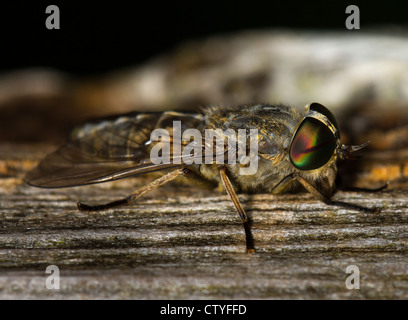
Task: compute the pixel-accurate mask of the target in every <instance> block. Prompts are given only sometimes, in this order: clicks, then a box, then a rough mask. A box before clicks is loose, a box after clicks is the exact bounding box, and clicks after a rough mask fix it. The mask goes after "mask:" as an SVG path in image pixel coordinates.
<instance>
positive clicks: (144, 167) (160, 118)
mask: <svg viewBox="0 0 408 320" xmlns="http://www.w3.org/2000/svg"><path fill="white" fill-rule="evenodd" d="M173 121H180V124H181V130H183V128H184V129H185V128H196V129H198V130H202V128H204V126H205V123H204V117H203V116H202V115H200V114H191V113H181V112H164V113H163V112H160V113H155V112H152V113H140V114H135V115H133V116H122V117H119V118H117V119H116V120H114V121H103V122H100V123H96V124H87V125H85V126H83V127H80V128H78V129H75V130H74V131H73V132H72V134H71V137H70V140H69V141H68V142H67V143H66V144H65V145H63V146H61V147H60V148H59V149H58V150H56V151H55V152H54V153H51V154H49V155H48V156H46V157H45V158H44V159H43V160H42V161H41V162H40V163H39V164H38V166H37V168H35V169H34V170H33V171H31V172H29V173H28V175H27V176H26V179H25V180H26V182H27V183H28V184H30V185H33V186H37V187H42V188H61V187H72V186H80V185H87V184H93V183H101V182H106V181H112V180H117V179H122V178H126V177H130V176H135V175H139V174H144V173H149V172H153V171H158V170H165V169H169V168H175V167H182V166H186V164H185V163H183V161H174V160H175V157H174V156H173V154H171V150H172V149H173V148H170V153H169V154H167V155H166V154H163V155H162V156H168V158H169V159H170V163H169V164H163V163H161V164H155V163H153V162H152V161H151V159H150V150H151V148H152V145H153V144H152V143H151V141H150V134H151V132H152V131H153V130H154V129H157V128H162V129H165V130H167V131H168V132H169V134H170V135H169V138H170V141H169V142H170V144H172V143H173ZM163 150H164V149H163ZM180 162H181V163H180Z"/></svg>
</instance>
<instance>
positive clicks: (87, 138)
mask: <svg viewBox="0 0 408 320" xmlns="http://www.w3.org/2000/svg"><path fill="white" fill-rule="evenodd" d="M214 142H215V143H214ZM366 145H367V143H364V144H362V145H359V146H345V145H344V144H342V143H341V142H340V132H339V127H338V124H337V121H336V119H335V117H334V116H333V114H332V113H331V112H330V111H329V110H328V109H327V108H326V107H324V106H322V105H321V104H318V103H312V104H310V105H308V106H306V112H305V114H302V113H300V112H299V111H298V110H297V109H295V108H293V107H290V106H284V105H279V106H276V105H267V104H257V105H250V106H245V107H241V108H217V107H210V108H207V109H205V110H204V111H203V112H202V113H188V112H175V111H167V112H150V113H132V114H128V115H126V116H120V117H118V118H116V119H115V120H111V121H103V122H98V123H89V124H86V125H84V126H82V127H79V128H76V129H74V130H73V132H72V134H71V136H70V139H69V141H68V142H67V143H66V144H64V145H63V146H61V147H60V148H59V149H58V150H56V151H55V152H54V153H51V154H49V155H48V156H47V157H45V158H44V159H43V160H42V161H41V162H40V163H39V165H38V166H37V168H35V169H34V170H33V171H31V172H29V173H28V175H27V177H26V181H27V183H28V184H30V185H33V186H37V187H42V188H61V187H72V186H80V185H88V184H94V183H101V182H107V181H112V180H117V179H123V178H127V177H133V176H138V175H141V174H146V173H151V172H154V171H163V176H161V177H160V178H158V179H156V180H153V181H152V182H150V183H149V184H147V185H146V186H143V187H141V188H140V189H138V190H137V191H135V192H134V193H132V194H131V195H129V196H128V197H127V198H125V199H122V200H118V201H114V202H110V203H107V204H103V205H97V206H89V205H86V204H83V203H78V209H79V210H80V211H87V212H90V211H98V210H106V209H110V208H113V207H116V206H120V205H127V204H130V203H132V202H134V201H135V200H136V199H138V198H139V197H140V196H142V195H143V194H145V193H146V192H149V191H151V190H153V189H155V188H157V187H160V186H161V185H163V184H165V183H167V182H170V181H172V180H174V179H175V178H177V177H179V176H186V177H188V178H192V179H195V180H199V181H201V182H204V183H205V184H210V185H212V186H217V185H222V186H223V187H224V188H225V190H226V192H227V193H228V195H229V197H230V198H231V200H232V202H233V204H234V206H235V208H236V210H237V211H238V214H239V216H240V217H241V220H242V223H243V226H244V230H245V236H246V249H247V251H248V252H253V251H254V248H255V247H254V239H253V236H252V233H251V230H250V223H249V220H248V216H247V214H246V213H245V211H244V208H243V207H242V205H241V203H240V201H239V199H238V197H237V194H236V192H246V193H261V192H267V193H272V194H279V193H283V192H286V191H291V190H294V189H296V188H298V187H302V186H303V187H304V188H305V189H306V190H307V191H309V192H310V193H312V194H313V195H314V196H316V197H317V198H319V199H320V200H322V201H323V202H324V203H326V204H329V205H337V206H341V207H346V208H351V209H355V210H359V211H363V212H372V213H378V212H379V208H365V207H362V206H359V205H357V204H351V203H346V202H340V201H333V200H331V196H332V195H333V193H334V192H335V190H336V187H337V183H336V177H337V164H338V162H339V161H340V160H344V159H351V158H352V157H353V156H352V153H353V152H355V151H357V150H360V149H362V148H364V147H365V146H366ZM385 187H386V186H383V187H381V188H378V189H373V190H371V189H369V190H368V189H359V190H362V191H379V190H382V189H384V188H385ZM355 189H356V188H353V190H355Z"/></svg>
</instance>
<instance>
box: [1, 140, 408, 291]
mask: <svg viewBox="0 0 408 320" xmlns="http://www.w3.org/2000/svg"><path fill="white" fill-rule="evenodd" d="M52 149H53V146H52V145H41V144H38V145H24V144H20V145H19V144H7V143H2V144H1V145H0V297H1V298H47V299H59V298H64V299H73V298H76V299H100V298H109V299H126V298H131V299H196V298H197V299H203V298H219V299H229V298H231V299H271V298H272V299H286V298H290V299H291V298H295V299H348V298H352V299H367V298H368V299H406V298H408V268H407V263H408V240H407V239H408V224H407V222H408V209H407V207H408V188H407V183H406V181H407V179H406V178H407V177H406V176H404V175H405V174H406V171H404V170H406V167H404V164H405V166H406V164H407V162H406V158H404V155H406V154H407V150H399V151H398V152H397V155H398V156H399V158H396V157H395V154H393V155H391V156H390V157H389V158H387V157H386V156H385V155H384V153H383V154H382V160H381V161H377V160H376V157H379V156H380V155H379V154H377V155H376V154H375V153H372V154H371V157H366V158H367V160H365V161H359V162H358V164H359V169H360V170H358V172H359V174H358V175H356V176H355V177H354V182H355V183H356V184H357V185H358V184H360V185H363V184H364V183H363V182H362V181H363V180H364V179H366V180H367V178H369V179H368V180H369V181H370V182H369V184H370V185H371V186H375V185H378V184H379V183H382V182H381V181H379V180H378V178H379V176H378V175H375V174H373V172H376V170H380V169H379V168H383V170H387V169H386V168H387V166H388V167H389V166H392V163H394V164H395V163H396V162H398V161H400V162H399V163H400V165H399V168H400V171H399V173H400V176H398V177H397V178H395V179H394V180H391V186H390V188H389V189H388V190H385V191H382V192H380V193H376V194H367V193H350V192H338V193H337V194H336V195H335V199H336V200H340V201H347V202H354V203H358V204H360V205H366V206H369V207H374V206H381V207H382V212H381V213H380V214H379V215H372V214H365V213H361V212H356V211H353V210H350V209H344V208H339V207H332V206H327V205H325V204H323V203H321V202H320V201H318V200H316V199H314V198H313V196H312V195H310V194H307V193H299V194H288V195H279V196H274V195H268V194H258V195H246V194H240V195H239V198H240V200H241V202H242V204H243V206H244V208H245V209H246V211H247V213H248V215H249V216H250V217H251V220H252V231H253V235H254V239H255V246H256V249H257V251H256V253H254V254H246V253H245V236H244V231H243V228H242V225H241V223H240V219H239V217H238V214H237V213H236V212H235V209H234V208H233V205H232V203H231V202H230V200H229V199H228V196H227V195H226V194H224V193H217V192H216V191H210V190H203V189H200V188H198V187H195V186H189V185H178V184H172V185H166V186H164V187H161V188H160V189H158V190H156V191H154V192H151V193H149V194H146V195H145V196H143V197H142V198H141V199H139V201H138V202H137V203H136V204H135V205H133V206H131V207H121V208H118V209H115V210H108V211H105V212H99V213H93V214H87V213H83V212H79V211H78V210H77V208H76V201H79V200H80V201H83V202H85V203H91V204H92V203H95V204H97V203H105V202H107V201H111V200H117V199H119V198H122V197H124V196H126V195H128V194H129V193H130V192H132V191H134V190H135V189H136V188H137V187H138V186H140V185H143V184H144V183H145V182H146V181H147V180H146V179H142V180H141V179H127V180H123V181H117V182H111V183H106V184H100V185H94V186H86V187H75V188H69V189H37V188H33V187H30V186H27V185H25V184H24V183H23V182H22V177H23V176H24V174H25V172H26V171H27V170H29V169H31V168H32V167H33V166H34V165H35V164H36V162H37V161H38V160H39V159H40V158H41V157H42V155H43V154H44V153H46V152H49V151H50V150H52ZM370 159H371V160H370ZM384 168H385V169H384ZM401 168H402V169H401ZM404 168H405V169H404ZM401 175H402V176H401ZM370 177H371V178H370ZM370 179H371V180H370ZM376 179H377V181H375V180H376ZM360 180H361V181H360ZM48 265H57V266H58V267H59V268H60V272H61V282H60V285H61V288H60V290H48V289H46V287H45V279H46V277H47V276H48V275H47V274H45V269H46V267H47V266H48ZM348 265H356V266H358V267H359V269H360V275H361V277H360V289H359V290H349V289H347V288H346V285H345V281H346V278H347V276H349V274H347V273H346V267H347V266H348Z"/></svg>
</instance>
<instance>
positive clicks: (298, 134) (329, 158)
mask: <svg viewBox="0 0 408 320" xmlns="http://www.w3.org/2000/svg"><path fill="white" fill-rule="evenodd" d="M367 144H368V143H365V144H362V145H360V146H346V145H344V144H342V143H341V141H340V131H339V126H338V124H337V121H336V118H335V117H334V115H333V114H332V113H331V112H330V111H329V110H328V109H327V108H326V107H324V106H323V105H321V104H319V103H312V104H310V105H308V106H306V115H305V116H304V118H303V119H302V120H301V122H300V124H299V125H298V127H297V129H296V130H295V132H294V134H293V136H292V140H291V143H290V147H289V159H290V161H291V163H292V165H293V166H294V167H295V168H296V169H297V170H298V172H299V173H300V174H302V175H304V176H307V177H309V178H312V179H313V180H327V182H326V187H325V189H327V188H329V189H333V187H334V180H335V176H336V174H337V161H338V160H343V159H352V158H353V157H352V153H353V152H354V151H357V150H360V149H362V148H364V147H365V146H366V145H367ZM327 191H328V193H330V191H329V190H327Z"/></svg>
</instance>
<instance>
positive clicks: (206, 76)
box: [0, 1, 408, 150]
mask: <svg viewBox="0 0 408 320" xmlns="http://www.w3.org/2000/svg"><path fill="white" fill-rule="evenodd" d="M50 4H53V5H56V6H58V8H59V10H60V29H59V30H48V29H47V28H46V25H45V21H46V19H47V17H48V16H49V15H50V14H46V12H45V11H46V8H47V6H48V5H50ZM350 4H353V5H356V6H357V7H358V8H359V11H360V12H359V14H360V21H359V25H360V29H359V30H348V29H347V28H346V25H345V22H346V19H347V18H348V17H349V16H350V14H347V13H346V8H347V6H348V5H350ZM407 12H408V4H407V2H406V1H387V2H386V3H384V2H372V1H371V2H359V1H357V2H355V1H354V2H352V3H347V2H343V1H341V2H336V3H330V2H327V1H307V2H298V1H296V2H295V1H283V2H282V1H279V2H278V1H250V2H248V1H206V2H198V1H171V2H163V1H149V2H145V3H143V4H138V3H133V4H130V3H129V2H128V1H126V2H125V1H115V2H111V3H97V4H96V3H88V2H87V3H84V2H78V3H76V2H75V3H73V2H71V1H70V2H67V1H64V2H62V1H53V2H52V3H50V2H47V1H35V2H34V1H31V2H30V1H19V2H13V3H9V4H2V5H1V12H0V15H1V16H0V26H1V29H0V30H1V48H2V49H1V57H2V59H1V62H0V115H1V116H0V141H9V142H50V143H55V144H57V143H61V142H63V141H64V140H65V137H66V135H67V133H68V132H69V130H70V129H71V128H72V127H73V126H74V125H76V124H78V123H81V122H83V121H85V120H86V119H89V118H92V117H100V116H104V115H111V114H118V113H124V112H129V111H134V110H141V111H145V110H168V109H190V110H199V109H200V108H201V107H203V106H207V105H237V104H238V105H242V104H247V103H259V102H261V103H262V102H267V103H284V104H292V105H295V106H297V107H299V108H303V106H304V105H306V104H308V103H310V102H313V101H317V102H320V103H323V104H325V105H326V106H328V107H329V108H330V109H331V110H333V111H334V113H335V114H336V116H338V117H339V118H340V121H339V122H340V123H341V128H342V134H343V137H344V139H345V140H346V142H347V141H350V142H354V140H358V142H359V143H360V142H362V141H365V140H367V139H368V138H370V139H369V140H371V141H372V146H371V147H372V148H373V147H374V148H377V149H380V150H381V149H384V148H389V147H390V146H391V148H400V147H403V146H406V145H408V141H407V140H408V138H407V136H406V133H407V132H408V130H407V126H408V116H407V110H408V106H407V101H408V100H407V98H408V72H407V71H408V24H407V22H408V20H407V19H408V18H407ZM354 22H355V21H354ZM384 110H386V112H384ZM391 129H392V131H389V130H391ZM398 130H399V131H398ZM397 131H398V132H397ZM384 132H386V133H385V134H384ZM380 137H381V139H380Z"/></svg>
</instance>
